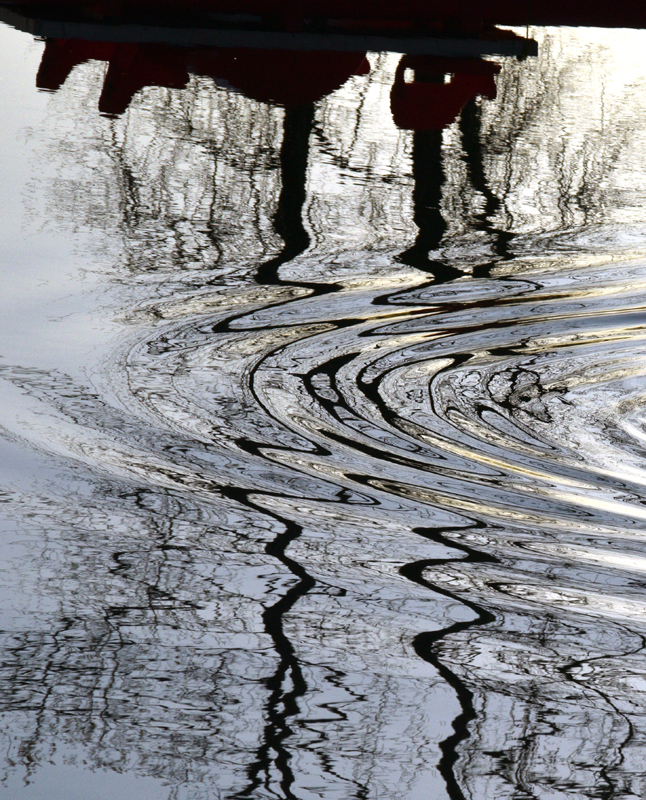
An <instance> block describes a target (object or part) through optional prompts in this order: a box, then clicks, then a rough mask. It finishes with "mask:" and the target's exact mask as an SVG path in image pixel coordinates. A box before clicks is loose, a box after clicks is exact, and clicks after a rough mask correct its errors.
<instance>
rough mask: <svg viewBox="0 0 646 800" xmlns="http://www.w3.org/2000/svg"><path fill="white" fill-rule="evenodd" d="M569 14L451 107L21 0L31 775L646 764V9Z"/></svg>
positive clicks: (8, 583)
mask: <svg viewBox="0 0 646 800" xmlns="http://www.w3.org/2000/svg"><path fill="white" fill-rule="evenodd" d="M532 35H533V36H534V38H536V39H537V40H538V42H539V56H538V57H537V58H528V59H526V60H524V61H514V60H511V59H507V60H505V59H500V60H499V62H500V64H501V72H500V74H499V76H498V77H497V97H496V99H495V100H486V99H483V100H477V101H470V102H469V103H468V104H467V106H466V107H465V109H464V110H463V112H462V114H461V117H460V118H459V119H458V120H457V121H456V122H455V123H454V124H452V125H451V126H449V127H448V128H446V129H445V130H444V131H443V132H442V133H438V132H432V131H431V132H418V133H412V132H410V131H404V130H399V129H398V128H397V127H396V126H395V125H394V123H393V121H392V116H391V113H390V87H391V84H392V81H393V77H394V75H395V70H396V67H397V63H398V59H399V57H398V56H396V55H394V54H370V55H369V61H370V66H371V69H370V72H369V73H368V74H364V75H357V76H355V77H353V78H351V79H350V80H349V81H348V82H347V83H346V84H345V85H344V86H343V87H342V88H341V89H339V90H338V91H336V92H334V93H333V94H331V95H329V96H328V97H326V98H325V99H323V100H322V101H320V102H319V103H317V104H316V105H306V106H301V107H299V108H296V109H291V110H288V111H284V110H283V109H282V108H281V107H279V106H271V105H267V104H262V103H259V102H256V101H254V100H250V99H247V98H246V97H244V96H243V95H242V94H239V93H237V92H235V91H233V90H231V89H230V88H227V87H224V86H219V85H216V84H215V83H214V82H213V81H212V80H210V79H206V78H200V77H195V76H193V77H192V78H191V80H190V83H189V85H188V87H187V88H185V89H183V90H170V89H163V88H147V89H145V90H143V91H142V92H140V93H139V94H138V95H137V96H136V97H135V99H134V101H133V103H132V104H131V106H130V108H129V110H128V111H127V112H126V113H125V114H124V115H122V116H119V117H114V118H111V117H106V116H102V115H100V114H99V112H98V109H97V102H98V97H99V93H100V92H101V86H102V82H103V77H104V73H105V66H104V64H103V63H101V62H97V61H92V62H89V63H86V64H84V65H82V66H80V67H78V68H76V69H75V71H74V72H73V74H72V75H71V77H70V78H69V79H68V80H67V82H66V83H65V85H64V86H63V88H62V89H61V90H60V91H58V92H56V93H54V94H47V93H38V92H37V91H36V89H35V87H34V79H35V74H36V71H37V69H38V63H39V60H40V55H41V52H42V49H43V45H42V43H39V42H34V41H33V40H32V38H31V37H30V36H27V35H25V34H22V33H18V32H17V31H15V30H12V29H10V28H8V27H2V28H0V69H1V72H0V96H1V101H0V108H2V120H3V121H2V125H0V159H1V164H2V173H1V174H2V176H3V178H4V180H3V181H2V184H1V185H0V214H1V215H2V216H1V218H2V228H1V234H0V246H1V250H0V253H1V258H0V265H1V269H2V287H3V288H2V295H1V298H0V301H1V304H2V305H1V308H2V314H1V316H0V328H1V333H2V338H1V343H0V356H1V360H0V393H1V395H0V396H1V398H2V402H1V403H0V425H1V428H0V430H1V433H2V438H1V439H0V445H1V447H2V452H3V456H2V458H1V459H0V475H1V481H0V500H1V504H0V511H1V516H0V519H1V520H2V524H1V528H0V530H1V531H2V550H1V552H2V556H3V560H2V583H1V594H2V605H1V609H2V610H1V619H2V623H1V633H0V711H1V716H2V723H1V725H0V738H1V740H2V744H1V746H0V751H1V753H2V756H1V758H0V760H1V761H2V773H1V774H2V783H1V784H0V785H2V786H4V787H5V791H4V793H3V792H2V790H0V795H2V796H7V797H8V798H17V799H19V800H23V799H24V800H36V798H38V800H41V799H44V798H48V799H50V800H51V799H53V800H59V798H65V800H81V799H82V800H94V799H95V798H100V800H106V799H107V798H116V797H123V798H126V797H127V798H128V799H129V800H138V798H160V799H162V798H163V800H166V798H168V800H202V799H203V800H206V799H207V798H208V799H209V800H211V799H212V798H227V800H234V798H240V800H242V799H243V798H254V799H260V798H287V799H291V798H298V799H299V800H306V798H317V797H318V798H326V800H327V799H328V798H330V799H331V798H339V799H341V798H343V800H346V799H347V798H357V800H359V799H363V798H366V799H368V798H370V799H372V798H375V799H376V798H379V800H389V799H390V798H406V800H418V799H420V800H421V798H434V799H435V798H450V800H456V799H457V798H469V799H470V800H481V799H484V798H508V799H509V800H512V799H513V800H521V798H541V800H542V799H543V798H545V800H547V799H548V798H549V800H552V799H553V798H568V799H569V798H608V799H610V798H613V799H614V798H626V799H628V798H631V799H632V798H641V797H643V796H644V794H645V793H646V774H645V771H644V763H645V762H646V649H645V648H646V594H645V592H644V588H645V581H644V573H645V572H646V534H645V533H644V523H645V522H646V468H645V466H644V456H645V454H646V412H645V409H646V189H645V188H644V187H645V186H646V167H645V161H644V152H646V90H645V88H644V87H645V86H646V63H645V62H644V59H643V52H644V50H645V49H646V33H642V32H626V31H614V32H607V31H600V30H585V29H582V30H579V31H575V30H574V29H562V30H558V29H549V30H541V29H538V30H534V31H533V32H532ZM303 187H304V188H303Z"/></svg>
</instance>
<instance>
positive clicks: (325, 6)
mask: <svg viewBox="0 0 646 800" xmlns="http://www.w3.org/2000/svg"><path fill="white" fill-rule="evenodd" d="M3 10H4V12H5V19H7V21H9V22H10V24H15V25H16V27H22V29H23V30H29V31H30V32H32V33H34V35H39V36H41V37H44V38H46V47H45V52H44V54H43V59H42V63H41V66H40V70H39V72H38V77H37V85H38V87H39V88H41V89H45V90H50V91H55V90H56V89H58V88H59V87H60V86H61V85H62V83H63V82H64V81H65V79H66V78H67V76H68V75H69V73H70V72H71V70H72V69H73V68H74V67H75V66H76V65H78V64H81V63H83V62H86V61H89V60H95V59H96V60H101V61H106V62H108V71H107V74H106V78H105V82H104V86H103V92H102V94H101V98H100V101H99V109H100V111H101V112H103V113H105V114H111V115H117V114H121V113H123V112H124V111H125V110H126V109H127V107H128V105H129V103H130V101H131V99H132V97H133V96H134V95H135V94H136V92H138V91H139V90H141V89H143V88H144V87H146V86H164V87H168V88H182V87H184V86H185V85H186V84H187V82H188V80H189V75H190V74H197V75H202V76H210V77H213V78H214V79H215V80H216V81H219V82H224V83H226V84H227V85H229V86H231V87H232V88H234V89H236V90H238V91H240V92H243V93H244V94H246V95H247V96H249V97H251V98H254V99H256V100H259V101H263V102H272V103H278V104H281V105H283V106H285V107H287V108H289V107H296V106H298V105H301V104H303V103H312V102H316V101H317V100H319V99H321V98H322V97H324V96H325V95H327V94H329V93H330V92H332V91H334V90H335V89H337V88H338V87H340V86H341V85H342V84H343V83H345V81H346V80H348V79H349V78H350V77H351V76H352V75H356V74H365V73H366V72H367V70H368V69H369V65H368V62H367V61H366V58H365V50H366V49H368V48H370V47H371V43H372V45H374V43H375V42H376V43H377V44H379V43H383V42H386V45H384V48H383V49H393V50H396V51H399V52H409V53H410V52H411V51H410V49H409V50H407V49H406V48H417V52H418V53H419V52H420V48H421V52H427V51H424V47H425V43H426V44H428V43H429V42H431V43H432V48H431V50H433V48H435V49H434V52H437V53H440V54H443V57H440V56H438V55H437V54H436V55H428V54H426V55H420V54H418V55H410V54H409V55H405V56H404V57H403V58H402V61H401V62H400V65H399V68H398V70H397V73H396V77H395V82H394V86H393V90H392V95H391V108H392V112H393V117H394V120H395V122H396V124H397V125H399V126H400V127H402V128H407V129H412V130H441V129H442V128H443V127H445V126H446V125H448V124H450V123H451V122H452V121H453V120H454V119H455V118H456V116H457V115H458V114H459V112H460V109H461V108H462V107H463V106H464V104H465V103H466V102H467V101H468V100H469V99H471V98H473V97H476V96H484V97H487V98H490V99H491V98H494V97H495V95H496V84H495V75H496V74H497V72H498V70H499V67H498V66H496V65H495V64H494V63H492V62H489V61H485V60H483V59H482V58H479V57H478V56H479V55H480V54H481V51H483V52H505V47H507V50H509V52H510V54H511V53H512V51H514V48H515V54H516V55H518V56H522V55H523V54H524V52H525V51H524V48H525V47H527V48H528V49H527V51H526V52H531V45H533V44H534V43H532V42H531V41H528V40H523V39H522V38H519V37H517V36H515V34H513V33H510V32H508V31H504V30H500V29H497V28H496V27H495V25H497V24H503V25H526V24H527V25H529V24H531V25H586V26H607V27H646V2H643V0H640V1H639V2H637V0H621V2H618V3H614V4H610V3H608V2H599V0H588V2H586V3H583V2H580V0H540V2H539V0H448V2H447V0H442V1H441V2H440V0H396V2H395V0H87V2H83V0H81V2H77V1H76V0H0V12H2V11H3ZM6 13H8V14H9V18H7V17H6ZM0 19H2V13H0ZM16 20H18V21H16ZM203 32H204V35H205V36H206V39H204V41H208V40H209V37H211V38H213V37H215V40H217V41H218V42H219V45H218V46H217V47H214V46H195V44H182V46H175V45H173V44H172V42H175V41H178V42H182V43H183V42H185V41H186V42H191V41H196V40H197V41H200V37H201V36H202V33H203ZM138 37H139V38H138ZM155 37H157V38H155ZM191 37H192V39H191ZM218 37H219V38H218ZM263 37H264V38H263ZM272 37H273V38H272ZM276 42H279V43H281V44H280V46H278V47H276V46H275V44H276ZM254 43H255V44H254ZM481 45H482V46H481ZM492 47H493V48H494V49H493V50H492V49H491V48H492ZM487 48H489V49H487ZM496 48H499V49H496ZM510 48H511V50H510ZM448 51H455V54H454V57H451V58H447V57H446V54H447V52H448ZM463 51H464V52H463ZM464 53H467V54H468V55H470V57H463V56H464Z"/></svg>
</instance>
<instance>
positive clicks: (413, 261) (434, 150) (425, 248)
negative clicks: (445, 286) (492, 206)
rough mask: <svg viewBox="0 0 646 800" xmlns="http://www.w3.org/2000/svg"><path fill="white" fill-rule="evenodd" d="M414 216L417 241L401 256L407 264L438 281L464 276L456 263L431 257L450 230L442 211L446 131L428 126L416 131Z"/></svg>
mask: <svg viewBox="0 0 646 800" xmlns="http://www.w3.org/2000/svg"><path fill="white" fill-rule="evenodd" d="M413 179H414V181H415V186H414V189H413V205H414V208H415V211H414V215H413V220H414V222H415V225H417V227H418V229H419V230H418V233H417V237H416V239H415V244H414V245H413V246H412V247H409V248H408V250H405V251H404V252H403V253H401V255H400V256H399V260H400V261H401V262H402V263H403V264H408V266H410V267H415V269H420V270H423V271H424V272H430V273H432V274H433V277H434V278H435V280H436V282H437V283H445V282H446V281H451V280H453V279H455V278H458V277H460V275H462V272H461V271H460V270H458V269H455V267H452V266H450V265H448V264H444V263H442V262H441V261H438V260H436V259H431V258H429V252H430V251H431V250H437V248H438V247H439V246H440V242H441V241H442V238H443V237H444V234H445V233H446V229H447V224H446V221H445V219H444V217H443V215H442V210H441V205H442V186H443V185H444V180H445V177H444V168H443V166H442V131H441V130H428V131H415V132H414V133H413Z"/></svg>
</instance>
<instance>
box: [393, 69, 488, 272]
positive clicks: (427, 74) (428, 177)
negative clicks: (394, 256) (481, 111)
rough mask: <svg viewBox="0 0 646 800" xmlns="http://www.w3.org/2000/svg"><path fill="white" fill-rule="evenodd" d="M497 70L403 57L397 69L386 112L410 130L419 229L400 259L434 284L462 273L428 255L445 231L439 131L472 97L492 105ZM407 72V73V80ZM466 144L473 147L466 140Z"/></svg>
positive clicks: (481, 185) (480, 176) (479, 175)
mask: <svg viewBox="0 0 646 800" xmlns="http://www.w3.org/2000/svg"><path fill="white" fill-rule="evenodd" d="M499 71H500V67H499V66H498V65H497V64H493V63H490V62H488V61H479V60H476V59H471V60H469V59H461V60H458V59H441V58H428V57H416V58H411V57H404V58H402V60H401V61H400V62H399V65H398V67H397V72H396V74H395V82H394V84H393V88H392V92H391V108H392V112H393V118H394V121H395V124H396V125H398V126H399V127H401V128H407V129H411V130H413V131H414V133H413V180H414V182H415V188H414V189H413V204H414V207H415V214H414V217H413V219H414V222H415V225H417V227H418V228H419V233H418V234H417V238H416V240H415V244H414V245H413V246H412V247H410V248H409V249H408V250H406V251H404V252H403V253H402V254H401V255H400V257H399V258H400V261H401V262H402V263H404V264H408V265H409V266H411V267H415V268H416V269H420V270H423V271H424V272H430V273H431V274H432V275H433V277H434V279H435V281H436V282H437V283H445V282H447V281H450V280H453V279H454V278H458V277H460V276H461V275H462V274H464V273H463V272H462V271H461V270H459V269H456V268H455V267H453V266H451V265H450V264H448V263H445V262H443V261H442V260H439V259H434V260H431V259H430V258H429V252H430V251H432V250H437V249H438V248H439V246H440V244H441V242H442V239H443V238H444V234H445V233H446V230H447V228H448V226H447V223H446V221H445V219H444V216H443V214H442V208H441V206H442V187H443V185H444V171H443V167H442V160H443V159H442V140H443V137H442V132H443V130H444V128H446V126H447V125H450V124H451V123H452V122H454V120H455V119H456V117H457V116H458V115H459V114H460V111H461V109H462V108H463V106H464V105H465V104H467V103H471V104H473V101H474V98H476V97H479V96H481V97H486V98H488V99H491V100H493V99H494V98H495V97H496V84H495V81H494V76H495V75H496V74H497V73H498V72H499ZM407 73H410V74H411V79H408V75H407ZM469 144H470V145H472V144H473V142H472V141H471V140H470V141H469ZM467 152H469V151H468V150H467ZM471 152H473V147H472V148H471ZM472 160H473V159H470V161H469V163H470V164H471V161H472ZM472 173H473V176H472V177H473V178H474V179H475V180H474V185H475V182H476V181H477V182H478V185H477V186H476V188H477V189H479V190H482V189H484V191H485V192H486V191H487V187H486V180H485V177H484V173H483V171H482V168H481V169H480V171H476V170H474V169H473V168H472ZM489 213H490V211H489V210H488V211H487V212H485V215H484V219H486V218H487V216H488V214H489ZM483 224H485V225H486V223H483Z"/></svg>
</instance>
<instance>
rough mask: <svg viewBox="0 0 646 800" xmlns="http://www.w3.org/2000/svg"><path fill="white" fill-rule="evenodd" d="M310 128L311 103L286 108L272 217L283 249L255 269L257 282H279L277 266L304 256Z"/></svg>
mask: <svg viewBox="0 0 646 800" xmlns="http://www.w3.org/2000/svg"><path fill="white" fill-rule="evenodd" d="M313 125H314V105H313V104H312V103H308V104H306V105H301V106H296V107H295V108H287V109H285V117H284V123H283V142H282V145H281V148H280V177H281V188H280V195H279V197H278V206H277V208H276V213H275V214H274V218H273V222H274V229H275V231H276V233H277V234H278V235H279V236H280V237H281V239H282V240H283V242H284V247H283V249H282V251H281V252H280V253H279V254H278V255H277V256H275V257H274V258H272V259H271V260H270V261H267V262H266V263H265V264H263V265H262V266H261V267H259V268H258V272H257V280H258V281H259V282H260V283H269V284H278V283H281V280H280V278H279V275H278V271H279V269H280V267H281V266H282V265H283V264H286V263H287V262H288V261H291V260H292V259H294V258H296V256H298V255H300V254H301V253H303V252H304V251H305V250H306V249H307V248H308V246H309V244H310V237H309V234H308V232H307V230H306V229H305V226H304V224H303V207H304V205H305V200H306V188H305V187H306V183H307V166H308V157H309V143H310V136H311V134H312V128H313ZM290 283H291V282H290Z"/></svg>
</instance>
